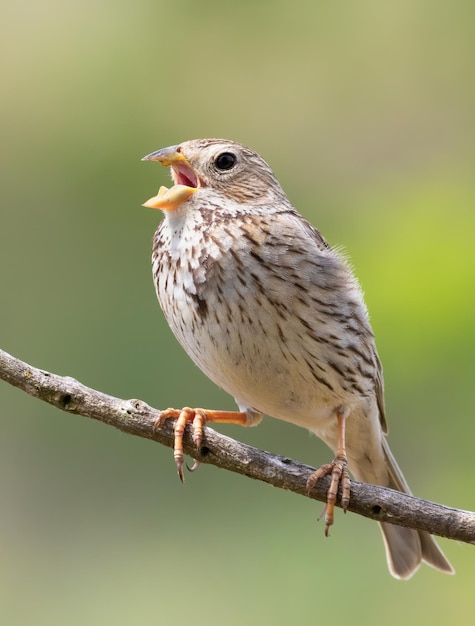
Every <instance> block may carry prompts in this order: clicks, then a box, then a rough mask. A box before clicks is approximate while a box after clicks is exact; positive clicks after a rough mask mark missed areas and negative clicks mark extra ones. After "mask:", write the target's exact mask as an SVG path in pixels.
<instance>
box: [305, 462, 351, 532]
mask: <svg viewBox="0 0 475 626" xmlns="http://www.w3.org/2000/svg"><path fill="white" fill-rule="evenodd" d="M323 476H331V482H330V487H329V489H328V492H327V501H326V504H325V508H324V509H323V513H322V515H325V536H326V537H328V535H329V532H330V526H332V524H333V521H334V512H335V503H336V499H337V496H338V487H339V485H341V490H342V492H341V507H342V509H343V511H344V512H345V513H346V510H347V508H348V504H349V502H350V482H351V481H350V474H349V472H348V460H347V458H346V456H342V455H337V456H336V457H335V458H334V459H333V461H332V462H331V463H325V464H324V465H322V466H321V467H320V468H319V469H317V470H316V471H315V472H312V474H310V476H309V477H308V480H307V494H309V493H310V492H311V491H312V489H313V488H314V487H315V485H316V483H317V480H319V479H320V478H323Z"/></svg>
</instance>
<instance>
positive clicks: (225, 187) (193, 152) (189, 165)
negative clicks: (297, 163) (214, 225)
mask: <svg viewBox="0 0 475 626" xmlns="http://www.w3.org/2000/svg"><path fill="white" fill-rule="evenodd" d="M142 160H143V161H158V162H159V163H161V164H162V165H164V166H165V167H170V168H171V175H172V179H173V183H174V185H173V187H171V188H170V189H168V188H167V187H164V186H162V187H160V190H159V192H158V194H157V195H156V196H154V197H153V198H150V199H149V200H147V202H145V203H144V206H145V207H150V208H153V209H161V210H163V211H174V210H176V209H178V208H179V207H181V206H182V205H183V204H184V203H185V202H188V201H196V200H198V199H199V198H200V197H201V199H207V200H208V201H212V202H214V203H217V204H220V205H222V204H223V202H222V201H227V202H229V201H231V202H232V204H233V206H236V204H237V205H248V206H249V205H251V206H254V207H256V206H260V205H268V204H273V203H274V202H275V201H276V200H278V199H280V200H282V198H286V197H285V194H284V192H283V191H282V189H281V187H280V185H279V183H278V181H277V179H276V177H275V175H274V173H273V172H272V170H271V169H270V167H269V166H268V165H267V163H266V162H265V161H264V159H262V158H261V157H260V156H259V155H258V154H257V153H256V152H253V151H252V150H250V149H249V148H246V147H244V146H242V145H241V144H239V143H236V142H233V141H227V140H225V139H194V140H191V141H185V142H183V143H181V144H179V145H176V146H170V147H169V148H162V149H161V150H157V151H156V152H152V153H151V154H148V155H147V156H146V157H144V158H143V159H142Z"/></svg>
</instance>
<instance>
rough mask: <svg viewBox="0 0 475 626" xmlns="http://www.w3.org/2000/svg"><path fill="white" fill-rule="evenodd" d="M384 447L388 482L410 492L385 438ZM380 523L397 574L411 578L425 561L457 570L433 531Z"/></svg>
mask: <svg viewBox="0 0 475 626" xmlns="http://www.w3.org/2000/svg"><path fill="white" fill-rule="evenodd" d="M383 450H384V455H385V457H386V462H387V465H388V468H389V475H390V484H389V485H387V486H388V487H390V488H391V489H396V490H397V491H402V492H405V493H409V494H410V493H411V490H410V489H409V486H408V484H407V482H406V480H405V478H404V476H403V474H402V472H401V470H400V469H399V466H398V464H397V462H396V459H395V458H394V456H393V454H392V452H391V450H390V449H389V446H388V444H387V442H386V440H385V439H383ZM380 526H381V531H382V533H383V539H384V546H385V548H386V557H387V561H388V566H389V570H390V572H391V574H392V575H393V576H394V577H395V578H399V579H402V580H407V579H408V578H410V577H411V576H412V575H413V574H414V573H415V572H416V571H417V569H418V568H419V565H420V564H421V561H424V562H425V563H427V565H430V566H431V567H434V568H435V569H437V570H439V571H441V572H444V573H446V574H454V573H455V571H454V569H453V567H452V566H451V564H450V563H449V561H448V560H447V559H446V557H445V556H444V553H443V552H442V550H441V549H440V548H439V546H438V545H437V543H436V541H435V539H434V537H432V535H430V534H429V533H426V532H423V531H420V530H413V529H411V528H404V527H402V526H395V525H393V524H388V523H383V524H381V525H380Z"/></svg>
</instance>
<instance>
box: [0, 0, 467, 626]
mask: <svg viewBox="0 0 475 626" xmlns="http://www.w3.org/2000/svg"><path fill="white" fill-rule="evenodd" d="M474 18H475V5H474V4H473V3H472V2H469V1H467V2H463V1H458V0H455V1H452V2H448V1H445V2H439V1H437V0H431V1H429V0H426V1H424V0H402V1H400V2H397V3H395V2H381V1H378V0H360V1H359V2H349V1H342V2H338V1H336V2H335V1H330V0H326V1H313V2H311V1H307V2H305V1H294V2H288V1H286V2H283V1H275V2H246V1H242V2H240V3H223V2H216V1H211V0H209V1H206V0H201V1H195V2H194V1H192V0H188V1H186V0H174V1H173V2H171V1H167V2H165V1H163V0H155V1H150V0H136V1H135V2H126V1H125V0H115V1H114V2H112V1H107V0H99V1H98V0H95V1H94V2H92V1H91V0H82V1H81V2H79V1H78V0H70V1H68V2H64V0H63V1H61V2H59V1H58V0H56V1H55V0H44V1H43V2H34V1H32V0H25V2H22V3H19V2H14V1H13V0H3V2H2V5H1V9H0V29H1V32H0V46H1V48H2V53H1V60H0V63H1V76H2V98H1V108H2V110H1V127H2V135H1V136H2V140H1V143H2V148H1V153H2V161H3V162H2V167H1V171H0V176H1V179H2V182H1V205H0V206H1V227H0V286H1V294H2V296H1V302H0V305H1V306H0V328H1V342H0V346H1V347H2V348H3V349H5V350H7V351H10V352H11V353H13V354H15V355H17V356H19V357H21V358H23V359H25V360H27V361H29V362H31V363H32V364H34V365H37V366H39V367H42V368H45V369H49V370H51V371H54V372H57V373H60V374H67V375H71V376H74V377H75V378H78V379H79V380H81V381H82V382H84V383H86V384H88V385H90V386H92V387H96V388H98V389H100V390H102V391H105V392H108V393H110V394H115V395H118V396H120V397H123V398H129V397H139V398H142V399H144V400H145V401H147V402H149V403H150V404H152V405H154V406H157V407H161V408H165V407H168V406H182V405H195V406H206V407H210V408H222V409H225V408H228V409H232V408H233V406H234V403H233V401H232V399H231V398H229V397H227V396H226V395H225V394H224V393H223V392H221V391H220V390H218V389H216V388H215V387H214V385H213V384H212V383H211V382H209V381H208V380H207V379H206V378H205V377H204V375H202V374H201V373H200V372H199V371H198V370H197V368H195V367H194V366H193V365H192V363H191V362H190V361H189V359H188V358H187V357H186V355H185V354H184V352H183V351H182V350H181V348H180V347H179V346H178V344H177V343H176V342H175V340H174V339H173V337H172V335H171V332H170V331H169V329H168V327H167V326H166V323H165V322H164V319H163V317H162V315H161V312H160V310H159V306H158V304H157V302H156V299H155V295H154V291H153V286H152V280H151V271H150V261H149V259H150V245H151V237H152V234H153V231H154V229H155V227H156V225H157V223H158V221H159V219H160V215H159V214H158V213H157V212H154V211H151V210H148V209H143V208H141V206H140V205H141V202H143V201H144V200H145V199H147V198H149V197H150V196H151V195H153V194H154V193H155V192H156V190H157V189H158V186H159V185H160V184H164V183H165V184H166V179H167V174H166V172H165V171H164V170H162V169H161V168H160V167H159V166H158V165H156V164H150V163H141V162H140V158H141V157H142V156H143V155H144V154H147V153H149V152H151V151H152V150H155V149H158V148H160V147H163V146H167V145H170V144H174V143H178V142H180V141H182V140H185V139H190V138H196V137H205V136H218V137H219V136H224V137H228V138H232V139H235V140H237V141H241V142H242V143H245V144H247V145H250V146H252V147H253V148H255V149H256V150H257V151H258V152H260V153H261V154H262V155H263V156H264V157H265V158H266V160H267V161H268V162H269V163H270V164H271V166H272V167H273V168H274V170H275V172H276V174H277V176H278V177H279V179H280V181H281V183H282V185H283V187H284V188H285V189H286V191H287V192H288V194H289V196H290V198H291V199H292V201H293V202H294V203H295V205H296V206H297V207H298V208H299V209H300V210H301V212H302V213H303V214H304V215H305V216H306V217H308V218H309V219H310V220H311V221H312V222H313V223H315V224H316V225H317V226H318V227H319V228H320V230H322V232H323V233H324V234H325V236H326V237H327V238H328V239H329V240H330V242H331V243H332V244H335V245H344V247H345V249H346V251H347V252H348V254H349V255H351V258H352V260H353V263H354V265H355V267H356V272H357V275H358V276H359V278H360V280H361V282H362V285H363V288H364V290H365V292H366V295H367V302H368V305H369V308H370V312H371V316H372V321H373V325H374V329H375V333H376V336H377V339H378V347H379V351H380V354H381V358H382V360H383V363H384V367H385V379H386V403H387V409H388V417H389V424H390V442H391V446H392V448H393V449H394V452H395V454H396V456H397V457H398V459H399V461H400V463H401V465H402V467H403V468H404V470H405V473H406V475H407V478H408V480H409V482H410V484H411V485H412V488H413V490H414V491H415V493H417V494H418V495H420V496H423V497H426V498H429V499H433V500H436V501H439V502H443V503H445V504H448V505H452V506H456V507H461V508H466V509H472V510H473V509H475V492H474V489H473V487H474V478H473V475H474V454H473V441H474V439H475V420H474V415H475V399H474V394H473V381H474V374H475V365H474V361H473V354H474V350H475V324H474V311H475V297H474V293H475V290H474V288H475V247H474V244H473V241H474V234H475V213H474V210H473V205H474V199H475V184H474V178H473V174H474V171H475V151H474V141H473V140H474V114H473V111H474V105H475V102H474V82H473V76H474V60H475V59H474V56H475V55H474V52H475V43H474V39H473V24H474ZM0 428H1V434H0V468H1V471H0V488H1V491H0V493H1V499H2V513H1V516H0V533H1V535H0V541H1V557H0V621H1V622H2V623H4V624H10V625H20V624H21V625H23V624H38V625H43V624H48V625H59V624H61V625H64V624H68V625H71V626H76V625H79V624H81V625H82V624H114V625H117V626H118V625H122V624H124V625H125V624H127V625H128V624H165V623H169V622H171V621H172V620H173V623H177V624H184V623H194V624H196V626H199V625H200V624H221V623H226V624H230V625H234V624H242V623H250V624H255V623H273V624H288V623H295V624H313V623H315V622H317V620H318V622H320V623H329V622H330V621H331V623H337V624H338V623H343V622H344V621H345V622H347V623H348V621H349V623H353V624H354V623H357V624H358V623H365V624H367V625H368V626H371V625H373V624H378V626H379V625H380V624H381V623H384V624H388V625H391V624H399V623H401V622H404V623H408V624H420V623H422V622H424V623H428V622H429V621H430V622H431V623H433V624H443V623H447V622H448V621H449V620H450V623H454V622H455V620H463V619H467V616H468V615H471V614H473V583H474V565H475V553H474V548H471V547H469V546H467V545H459V544H457V543H455V542H448V541H442V542H441V543H442V545H443V547H444V549H445V551H446V553H447V555H448V556H449V558H450V559H451V560H452V562H453V564H454V566H455V568H456V569H457V576H455V577H446V576H443V575H441V574H439V573H437V572H435V571H432V570H430V569H429V568H427V567H423V568H422V569H421V570H420V572H419V573H418V574H417V575H416V576H415V577H414V578H413V579H412V580H411V581H410V582H408V583H400V582H397V581H395V580H393V579H392V578H391V577H390V576H389V574H388V573H387V569H386V563H385V558H384V552H383V546H382V542H381V538H380V536H379V531H378V528H377V526H376V524H374V523H372V522H370V521H367V520H364V519H360V518H358V517H356V516H354V515H350V514H349V515H347V516H346V517H345V518H343V516H342V515H340V514H338V516H337V520H336V525H335V527H334V529H333V530H332V536H331V538H330V539H325V538H324V536H323V526H322V523H319V524H318V523H317V521H316V518H317V516H318V515H319V513H320V506H319V505H318V504H315V502H311V501H309V500H306V499H304V498H299V497H297V496H295V495H292V494H289V493H286V492H283V491H280V490H274V489H271V488H270V487H268V486H266V485H262V484H258V483H255V482H252V481H250V480H247V479H245V478H242V477H239V476H234V475H231V474H229V473H226V472H221V471H219V470H217V469H216V468H213V467H210V466H202V467H201V468H200V470H199V472H197V473H196V474H193V475H190V476H187V481H186V484H185V485H184V486H182V485H181V484H180V483H179V481H178V480H177V478H176V473H175V469H174V465H173V458H172V453H171V451H170V450H169V449H165V448H162V447H160V446H158V445H154V444H152V443H150V442H148V441H145V440H140V439H134V438H132V437H129V436H126V435H123V434H121V433H119V432H118V431H115V430H113V429H112V428H110V427H106V426H103V425H101V424H98V423H95V422H93V421H90V420H87V419H85V418H80V417H75V416H71V415H67V414H62V413H61V412H60V411H57V410H55V409H53V408H51V407H48V406H47V405H44V404H42V403H41V402H39V401H38V400H35V399H32V398H30V397H28V396H26V395H25V394H23V393H21V392H20V391H18V390H16V389H13V388H10V387H9V386H7V385H6V384H3V383H2V384H1V385H0ZM221 430H222V431H223V432H226V433H227V434H229V435H231V436H234V437H236V438H239V439H241V440H245V441H247V442H250V443H252V444H254V445H256V446H259V447H263V448H265V449H267V450H271V451H274V452H279V453H282V454H286V455H289V456H292V457H295V458H297V459H299V460H302V461H304V462H307V463H311V464H313V465H317V464H319V463H322V462H325V461H327V460H329V458H330V453H329V451H328V450H327V449H326V448H325V447H324V445H323V444H321V443H320V442H319V441H318V440H316V439H315V438H314V437H311V436H309V435H308V434H307V433H306V432H305V431H303V430H301V429H298V428H295V427H292V426H290V425H286V424H282V423H279V422H277V421H276V420H272V419H270V418H267V419H266V420H265V421H264V423H263V424H262V425H261V426H259V427H258V428H257V429H250V430H245V429H240V428H238V427H223V428H221Z"/></svg>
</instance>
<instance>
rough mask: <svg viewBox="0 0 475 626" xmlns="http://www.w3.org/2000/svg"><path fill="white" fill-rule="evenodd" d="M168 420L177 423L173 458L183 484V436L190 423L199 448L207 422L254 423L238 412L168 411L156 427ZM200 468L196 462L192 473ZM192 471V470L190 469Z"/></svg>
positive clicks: (186, 408)
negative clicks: (174, 420) (173, 420)
mask: <svg viewBox="0 0 475 626" xmlns="http://www.w3.org/2000/svg"><path fill="white" fill-rule="evenodd" d="M168 419H176V422H175V443H174V452H173V456H174V458H175V463H176V467H177V472H178V476H179V477H180V480H181V481H182V482H183V480H184V479H183V434H184V432H185V427H186V425H187V423H188V422H190V423H191V424H192V427H193V435H192V437H193V443H194V444H195V446H196V447H197V448H199V447H200V445H201V441H202V439H203V426H204V425H205V424H206V423H207V422H221V423H226V424H239V425H240V426H248V425H250V423H252V420H250V419H249V416H248V415H247V413H240V412H238V411H208V410H205V409H190V408H189V407H185V408H184V409H181V410H177V409H167V410H166V411H162V412H161V414H160V417H159V418H158V419H157V421H156V422H155V427H157V426H161V425H162V424H163V423H164V422H165V421H166V420H168ZM198 466H199V462H198V461H195V462H194V464H193V467H192V468H191V470H190V471H194V470H195V469H197V467H198ZM189 469H190V468H189Z"/></svg>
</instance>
